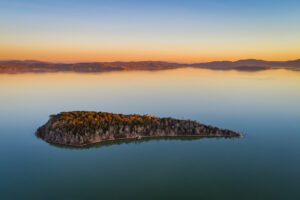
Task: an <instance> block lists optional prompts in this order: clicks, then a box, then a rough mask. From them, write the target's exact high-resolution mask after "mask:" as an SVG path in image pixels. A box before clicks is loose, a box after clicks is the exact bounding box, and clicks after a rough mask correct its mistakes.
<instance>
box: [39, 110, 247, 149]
mask: <svg viewBox="0 0 300 200" xmlns="http://www.w3.org/2000/svg"><path fill="white" fill-rule="evenodd" d="M36 136H37V137H39V138H41V139H43V140H45V141H47V142H49V143H52V144H61V145H69V146H85V145H90V144H94V143H99V142H102V141H111V140H119V139H132V138H136V139H141V138H150V137H174V136H184V137H185V136H186V137H192V136H198V137H199V136H201V137H202V136H203V137H241V136H242V134H241V133H238V132H234V131H231V130H227V129H220V128H217V127H213V126H208V125H204V124H200V123H198V122H196V121H192V120H184V119H182V120H179V119H174V118H170V117H167V118H160V117H157V116H151V115H149V114H145V115H138V114H131V115H125V114H115V113H108V112H94V111H72V112H61V113H59V114H56V115H51V116H50V119H49V120H48V122H47V123H46V124H45V125H43V126H41V127H40V128H38V130H37V131H36Z"/></svg>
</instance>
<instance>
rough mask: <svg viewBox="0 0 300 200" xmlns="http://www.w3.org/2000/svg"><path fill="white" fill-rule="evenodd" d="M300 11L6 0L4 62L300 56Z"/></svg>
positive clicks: (223, 4) (282, 6)
mask: <svg viewBox="0 0 300 200" xmlns="http://www.w3.org/2000/svg"><path fill="white" fill-rule="evenodd" d="M299 9H300V3H299V2H298V1H285V2H282V1H264V2H261V1H248V0H247V1H234V0H230V1H218V0H215V1H193V0H190V1H187V2H185V1H169V0H168V1H163V2H161V1H151V2H150V1H149V2H144V1H126V3H125V2H123V1H119V0H113V1H93V0H89V1H84V3H83V1H63V2H62V1H56V0H55V1H36V0H30V1H20V0H14V1H9V0H2V1H1V2H0V19H1V20H0V26H1V33H0V44H1V45H0V59H1V60H5V59H36V60H44V61H55V62H57V61H59V62H77V61H119V60H122V61H141V60H163V61H176V62H201V61H212V60H238V59H247V58H256V59H265V60H292V59H298V58H299V57H300V37H299V35H300V28H299V27H300V21H299V18H300V13H299Z"/></svg>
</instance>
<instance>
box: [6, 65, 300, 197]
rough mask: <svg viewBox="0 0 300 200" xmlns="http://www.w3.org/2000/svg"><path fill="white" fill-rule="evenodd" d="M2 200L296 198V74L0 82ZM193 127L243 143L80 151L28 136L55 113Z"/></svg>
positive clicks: (165, 143) (50, 77)
mask: <svg viewBox="0 0 300 200" xmlns="http://www.w3.org/2000/svg"><path fill="white" fill-rule="evenodd" d="M0 95H1V96H0V119H1V120H0V158H1V159H0V199H5V200H6V199H72V200H73V199H108V200H111V199H130V200H132V199H151V200H152V199H205V200H207V199H217V200H219V199H228V200H235V199H237V200H243V199H249V200H253V199H255V200H259V199H262V200H266V199H270V200H274V199H285V200H287V199H295V200H297V199H300V189H299V188H300V172H299V169H300V123H299V121H300V105H299V102H300V72H293V71H285V70H269V71H262V72H236V71H210V70H200V69H199V70H197V69H180V70H167V71H158V72H113V73H99V74H73V73H58V74H15V75H7V74H2V75H0ZM70 110H102V111H107V112H116V113H138V114H144V113H149V114H153V115H154V114H156V115H158V116H162V117H167V116H172V117H176V118H180V119H181V118H182V117H184V118H185V119H193V120H197V121H199V122H201V123H206V124H210V125H215V126H218V127H221V128H228V129H232V130H235V131H239V132H242V133H243V134H244V135H245V137H244V138H235V139H228V138H182V137H179V138H155V139H146V140H128V141H125V140H124V141H115V142H105V143H102V144H96V145H92V146H89V147H86V148H68V147H64V146H57V145H51V144H48V143H46V142H44V141H43V140H41V139H38V138H36V137H35V135H34V133H35V131H36V129H37V128H38V127H39V126H41V125H43V124H44V123H45V122H46V121H47V120H48V116H49V115H50V114H53V113H57V112H60V111H70Z"/></svg>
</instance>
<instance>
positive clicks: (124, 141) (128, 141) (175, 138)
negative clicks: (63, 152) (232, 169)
mask: <svg viewBox="0 0 300 200" xmlns="http://www.w3.org/2000/svg"><path fill="white" fill-rule="evenodd" d="M207 138H210V139H215V140H221V139H231V140H233V139H234V138H232V137H223V138H220V137H202V136H193V137H184V136H173V137H148V138H141V139H137V138H131V139H119V140H110V141H103V142H99V143H95V144H90V145H86V146H78V147H77V146H66V145H61V144H51V143H49V144H50V146H54V147H57V148H61V149H74V150H84V149H92V148H102V147H109V146H114V145H122V144H142V143H148V142H153V141H195V140H201V139H207Z"/></svg>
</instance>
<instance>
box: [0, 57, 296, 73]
mask: <svg viewBox="0 0 300 200" xmlns="http://www.w3.org/2000/svg"><path fill="white" fill-rule="evenodd" d="M184 67H193V68H205V69H212V70H239V71H259V70H267V69H288V70H296V71H300V59H298V60H291V61H264V60H255V59H248V60H238V61H213V62H203V63H193V64H182V63H171V62H162V61H140V62H82V63H51V62H42V61H36V60H2V61H0V73H26V72H106V71H125V70H127V71H128V70H149V71H153V70H166V69H176V68H184Z"/></svg>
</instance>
